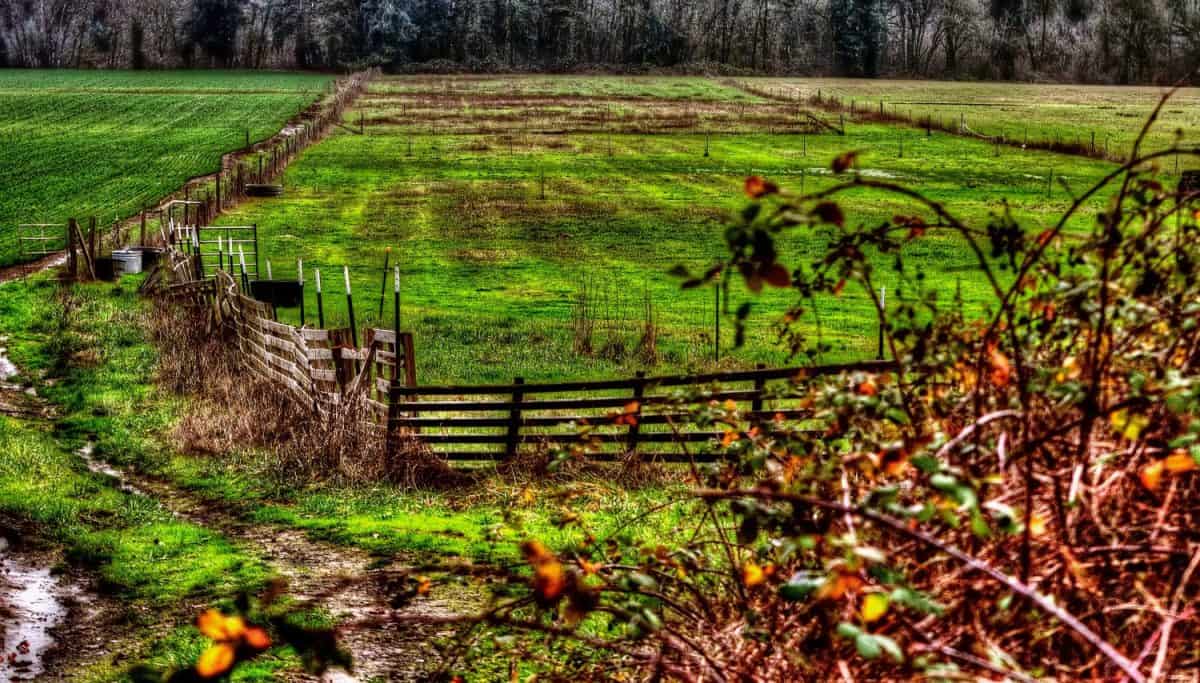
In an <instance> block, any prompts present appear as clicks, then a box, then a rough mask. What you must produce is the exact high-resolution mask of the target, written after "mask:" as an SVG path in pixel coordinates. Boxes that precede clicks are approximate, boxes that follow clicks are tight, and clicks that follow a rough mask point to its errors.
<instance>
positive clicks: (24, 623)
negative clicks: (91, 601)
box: [0, 536, 67, 681]
mask: <svg viewBox="0 0 1200 683" xmlns="http://www.w3.org/2000/svg"><path fill="white" fill-rule="evenodd" d="M63 591H64V589H63V587H62V585H61V584H60V583H59V581H58V579H57V578H55V577H54V576H51V574H50V568H49V567H43V566H37V564H36V563H33V562H29V561H27V560H26V559H25V558H21V557H18V556H17V555H15V554H14V553H13V552H12V549H11V547H10V545H9V542H8V539H6V538H4V537H2V536H0V634H3V637H4V652H3V655H4V661H3V663H0V681H31V680H36V679H37V678H38V677H39V676H41V675H42V673H43V672H44V671H45V669H44V668H43V658H44V657H45V655H46V653H47V652H48V651H49V650H50V649H51V648H52V647H54V638H53V636H52V635H51V631H52V630H53V629H54V628H55V627H57V626H58V625H59V624H61V623H62V620H63V618H64V617H65V616H66V613H67V609H66V607H65V606H64V605H63V602H62V600H61V598H62V594H63Z"/></svg>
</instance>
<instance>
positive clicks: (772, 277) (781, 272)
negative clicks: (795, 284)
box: [763, 263, 792, 289]
mask: <svg viewBox="0 0 1200 683" xmlns="http://www.w3.org/2000/svg"><path fill="white" fill-rule="evenodd" d="M763 277H764V279H766V281H767V284H769V285H771V286H772V287H778V288H780V289H783V288H785V287H789V286H791V284H792V275H791V273H789V272H788V269H787V268H785V267H784V266H783V265H782V264H779V263H774V264H772V265H771V266H770V267H769V268H767V272H766V273H764V274H763Z"/></svg>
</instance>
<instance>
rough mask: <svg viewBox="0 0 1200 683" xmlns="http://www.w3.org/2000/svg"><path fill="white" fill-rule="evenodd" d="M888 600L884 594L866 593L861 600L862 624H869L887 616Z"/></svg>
mask: <svg viewBox="0 0 1200 683" xmlns="http://www.w3.org/2000/svg"><path fill="white" fill-rule="evenodd" d="M889 603H890V600H888V596H887V595H886V594H884V593H868V594H867V596H866V597H864V598H863V604H862V620H863V622H864V623H867V624H871V623H874V622H876V621H879V620H880V619H882V618H883V615H885V614H887V611H888V605H889Z"/></svg>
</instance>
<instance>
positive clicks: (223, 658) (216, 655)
mask: <svg viewBox="0 0 1200 683" xmlns="http://www.w3.org/2000/svg"><path fill="white" fill-rule="evenodd" d="M233 658H234V651H233V646H232V645H230V644H229V643H217V644H216V645H213V646H212V647H210V648H208V649H207V650H205V651H204V654H202V655H200V659H198V660H196V673H197V674H199V675H200V677H201V678H216V677H217V676H220V675H221V674H223V673H225V672H226V671H229V669H230V668H231V667H233Z"/></svg>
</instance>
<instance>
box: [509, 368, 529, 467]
mask: <svg viewBox="0 0 1200 683" xmlns="http://www.w3.org/2000/svg"><path fill="white" fill-rule="evenodd" d="M524 383H525V378H524V377H517V378H515V379H514V380H513V384H516V385H521V384H524ZM524 399H525V392H523V391H521V390H520V389H517V390H516V391H514V392H513V394H512V402H513V407H512V411H511V412H509V415H508V441H507V445H506V447H505V451H504V457H505V459H506V460H512V459H513V458H514V457H516V455H517V446H519V445H520V443H521V401H523V400H524Z"/></svg>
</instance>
